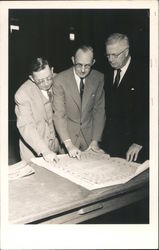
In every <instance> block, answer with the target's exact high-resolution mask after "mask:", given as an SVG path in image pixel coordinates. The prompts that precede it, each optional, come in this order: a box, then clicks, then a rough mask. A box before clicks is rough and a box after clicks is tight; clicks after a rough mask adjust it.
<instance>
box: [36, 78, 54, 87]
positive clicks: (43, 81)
mask: <svg viewBox="0 0 159 250" xmlns="http://www.w3.org/2000/svg"><path fill="white" fill-rule="evenodd" d="M51 80H53V76H47V77H45V78H42V79H39V80H35V79H34V82H35V83H36V84H37V85H41V84H43V83H46V82H48V81H51Z"/></svg>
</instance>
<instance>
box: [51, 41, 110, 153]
mask: <svg viewBox="0 0 159 250" xmlns="http://www.w3.org/2000/svg"><path fill="white" fill-rule="evenodd" d="M72 62H73V67H71V68H69V69H67V70H65V71H63V72H61V73H60V74H58V75H57V76H55V79H54V82H55V83H54V85H53V92H54V101H53V110H54V111H53V112H54V123H55V127H56V130H57V132H58V134H59V136H60V138H61V141H62V142H63V143H64V145H65V147H66V149H67V151H68V153H69V155H70V157H77V158H80V154H81V151H84V150H86V149H87V150H93V151H100V148H99V145H98V142H99V141H100V140H101V136H102V132H103V128H104V123H105V97H104V89H103V86H104V77H103V74H102V73H100V72H98V71H96V70H91V68H92V66H93V64H94V63H95V59H94V54H93V49H92V47H90V46H86V45H83V46H81V47H79V48H78V49H77V50H76V52H75V54H74V56H73V57H72Z"/></svg>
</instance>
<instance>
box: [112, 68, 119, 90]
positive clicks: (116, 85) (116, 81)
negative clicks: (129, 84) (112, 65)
mask: <svg viewBox="0 0 159 250" xmlns="http://www.w3.org/2000/svg"><path fill="white" fill-rule="evenodd" d="M120 72H121V69H117V74H116V77H115V81H114V84H113V89H117V88H118V84H119V81H120Z"/></svg>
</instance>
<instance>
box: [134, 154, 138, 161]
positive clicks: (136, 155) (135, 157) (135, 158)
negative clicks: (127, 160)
mask: <svg viewBox="0 0 159 250" xmlns="http://www.w3.org/2000/svg"><path fill="white" fill-rule="evenodd" d="M138 154H139V152H135V155H134V161H136V160H137V157H138Z"/></svg>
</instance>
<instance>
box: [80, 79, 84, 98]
mask: <svg viewBox="0 0 159 250" xmlns="http://www.w3.org/2000/svg"><path fill="white" fill-rule="evenodd" d="M83 92H84V83H83V78H81V81H80V96H81V101H82V96H83Z"/></svg>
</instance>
